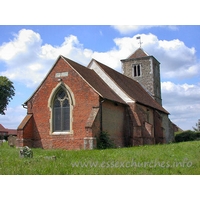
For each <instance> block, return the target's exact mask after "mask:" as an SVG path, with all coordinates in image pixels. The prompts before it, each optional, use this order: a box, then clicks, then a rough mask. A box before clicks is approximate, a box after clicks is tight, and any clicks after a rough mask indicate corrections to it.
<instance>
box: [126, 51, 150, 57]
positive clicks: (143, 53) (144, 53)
mask: <svg viewBox="0 0 200 200" xmlns="http://www.w3.org/2000/svg"><path fill="white" fill-rule="evenodd" d="M146 56H149V54H148V53H146V52H145V51H144V50H143V49H142V48H139V49H137V50H136V51H135V52H134V53H133V54H132V55H131V56H129V57H128V58H127V59H131V58H141V57H146Z"/></svg>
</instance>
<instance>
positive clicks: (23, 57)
mask: <svg viewBox="0 0 200 200" xmlns="http://www.w3.org/2000/svg"><path fill="white" fill-rule="evenodd" d="M138 35H140V36H141V38H142V42H143V44H142V48H143V49H144V50H145V51H146V52H147V53H148V54H149V55H153V56H154V57H155V58H157V60H159V61H160V63H161V85H162V99H163V106H164V107H165V108H166V109H167V110H168V111H169V112H170V119H171V120H172V121H173V122H174V123H176V124H177V125H178V126H180V127H181V128H182V129H184V130H186V129H192V126H195V123H196V122H197V120H198V119H199V118H200V116H199V112H198V110H199V109H200V101H199V99H200V46H199V44H200V37H199V35H200V26H199V25H194V26H192V25H188V26H186V25H179V26H178V25H176V26H175V25H173V26H169V25H163V26H157V25H154V26H150V25H147V26H145V25H142V26H139V25H136V26H123V25H118V26H110V25H61V26H59V25H55V26H53V25H46V26H45V25H35V26H34V25H29V26H26V25H1V26H0V75H5V76H7V77H8V78H9V79H10V80H12V81H13V82H14V86H15V88H16V95H15V97H14V99H13V100H12V101H11V102H10V104H9V106H8V109H7V111H6V115H5V116H2V115H0V123H1V124H2V125H3V126H5V127H6V128H17V126H18V125H19V124H20V122H21V121H22V120H23V118H24V117H25V115H26V110H25V109H23V108H22V106H21V104H23V103H24V102H25V101H26V100H27V99H28V98H29V97H30V95H31V94H32V93H33V92H34V90H35V89H36V88H37V86H38V85H39V84H40V82H41V81H42V80H43V78H44V77H45V75H46V73H47V72H48V70H49V69H50V68H51V67H52V65H53V63H54V62H55V60H56V59H57V57H58V56H59V55H60V54H62V55H64V56H66V57H68V58H70V59H72V60H75V61H76V62H78V63H81V64H83V65H85V66H87V64H88V63H89V62H90V60H91V59H92V58H95V59H97V60H98V61H100V62H102V63H104V64H107V65H108V66H110V67H112V68H114V69H115V70H117V71H119V72H121V63H120V59H125V58H127V57H128V56H129V55H130V54H131V53H133V52H134V51H135V50H136V49H137V48H138V47H139V44H138V40H136V37H137V36H138Z"/></svg>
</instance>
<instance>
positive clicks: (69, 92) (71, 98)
mask: <svg viewBox="0 0 200 200" xmlns="http://www.w3.org/2000/svg"><path fill="white" fill-rule="evenodd" d="M60 88H62V89H63V90H64V91H65V92H66V93H67V95H68V97H69V104H70V131H63V132H61V131H56V132H53V102H54V99H55V96H56V94H57V92H58V91H59V90H60ZM74 105H75V98H74V94H73V92H72V90H71V89H70V88H69V87H68V86H67V85H66V84H65V83H63V82H60V83H58V84H57V86H56V87H55V88H54V89H53V90H52V92H51V94H50V96H49V100H48V107H49V110H50V112H51V117H50V119H49V123H50V133H49V134H50V135H67V134H73V127H72V122H73V115H72V114H73V107H74Z"/></svg>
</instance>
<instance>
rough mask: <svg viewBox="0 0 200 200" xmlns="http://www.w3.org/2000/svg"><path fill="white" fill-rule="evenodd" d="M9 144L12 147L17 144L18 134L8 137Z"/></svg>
mask: <svg viewBox="0 0 200 200" xmlns="http://www.w3.org/2000/svg"><path fill="white" fill-rule="evenodd" d="M8 145H9V146H11V147H14V146H16V136H12V135H10V136H9V137H8Z"/></svg>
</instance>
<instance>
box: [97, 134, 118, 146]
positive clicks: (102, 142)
mask: <svg viewBox="0 0 200 200" xmlns="http://www.w3.org/2000/svg"><path fill="white" fill-rule="evenodd" d="M114 146H115V145H114V143H113V140H112V139H110V136H109V134H108V132H107V131H102V132H101V133H100V135H99V138H98V137H97V149H109V148H113V147H114Z"/></svg>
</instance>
